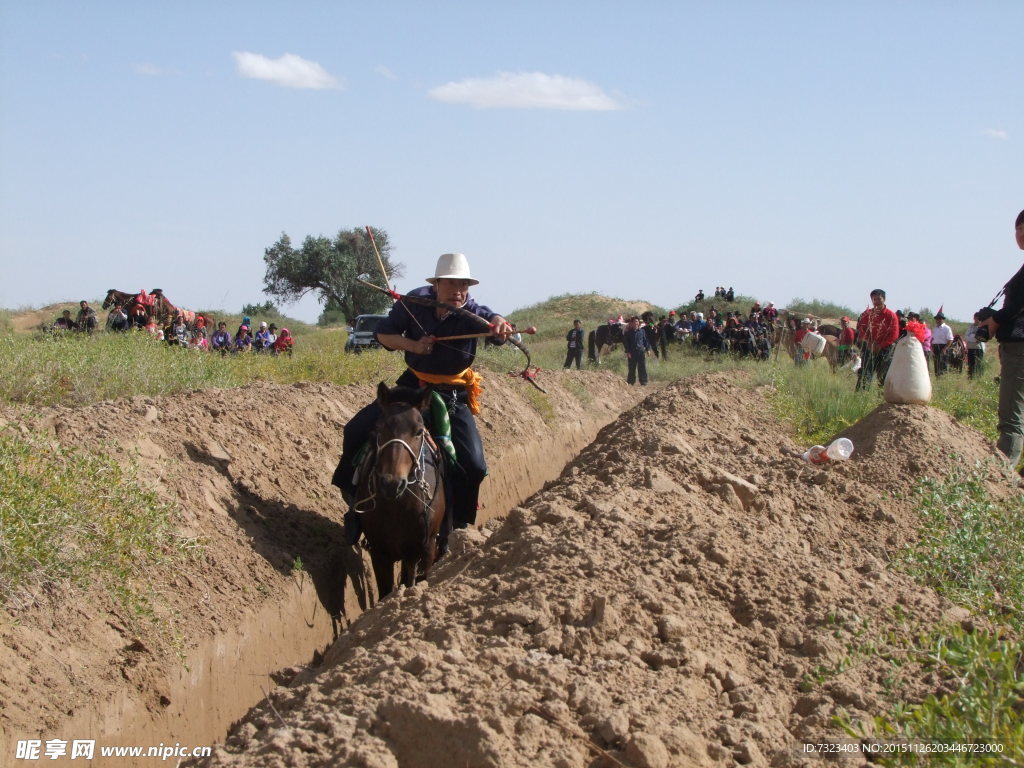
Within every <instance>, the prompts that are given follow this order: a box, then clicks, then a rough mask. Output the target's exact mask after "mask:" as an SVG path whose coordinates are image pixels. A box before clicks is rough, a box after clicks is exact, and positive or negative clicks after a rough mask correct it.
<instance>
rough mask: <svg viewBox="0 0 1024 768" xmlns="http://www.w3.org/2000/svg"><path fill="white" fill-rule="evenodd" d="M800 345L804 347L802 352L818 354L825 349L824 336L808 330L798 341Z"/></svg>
mask: <svg viewBox="0 0 1024 768" xmlns="http://www.w3.org/2000/svg"><path fill="white" fill-rule="evenodd" d="M800 346H801V347H803V348H804V352H810V353H811V355H814V356H817V355H820V354H821V353H822V352H824V351H825V337H824V336H822V335H821V334H820V333H815V332H814V331H808V332H807V335H806V336H804V337H803V339H802V340H801V341H800Z"/></svg>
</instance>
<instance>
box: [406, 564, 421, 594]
mask: <svg viewBox="0 0 1024 768" xmlns="http://www.w3.org/2000/svg"><path fill="white" fill-rule="evenodd" d="M419 564H420V558H418V557H415V558H406V559H405V560H403V561H402V584H403V585H404V586H405V588H406V589H409V588H410V587H411V586H412V585H413V584H415V583H416V566H417V565H419Z"/></svg>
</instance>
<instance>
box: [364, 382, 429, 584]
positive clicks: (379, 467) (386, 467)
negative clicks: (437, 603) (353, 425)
mask: <svg viewBox="0 0 1024 768" xmlns="http://www.w3.org/2000/svg"><path fill="white" fill-rule="evenodd" d="M432 396H433V395H432V392H431V390H429V389H426V390H420V389H413V388H410V387H395V388H394V389H388V387H387V385H386V384H384V383H383V382H381V383H380V385H379V386H378V387H377V403H378V405H379V406H380V408H381V416H380V418H379V419H378V420H377V424H376V426H375V427H374V432H373V435H372V437H371V442H370V444H369V446H368V447H369V450H368V455H367V457H366V459H365V460H364V461H363V462H361V466H360V468H359V470H358V475H359V478H358V484H357V488H356V504H355V508H356V511H357V512H359V513H360V514H361V515H362V516H363V520H362V522H363V533H364V535H365V536H366V541H367V543H368V544H369V549H370V560H371V561H372V562H373V575H374V577H375V578H376V580H377V597H378V599H380V598H382V597H384V596H385V595H387V594H389V593H390V592H391V590H392V589H394V586H395V563H396V562H398V561H401V563H402V584H404V585H405V586H406V587H411V586H412V585H413V583H414V582H415V579H416V575H417V569H418V571H419V574H420V575H421V576H426V575H427V572H428V571H429V570H430V566H432V565H433V564H434V561H435V560H436V559H437V537H438V533H439V532H440V530H441V524H442V522H443V521H444V516H445V510H446V507H445V489H444V459H443V457H442V455H441V453H440V451H438V449H437V446H436V445H435V444H434V441H433V439H432V438H431V437H430V433H429V432H428V431H427V427H426V423H425V422H424V417H423V414H424V411H425V410H426V409H427V408H429V406H430V402H431V397H432Z"/></svg>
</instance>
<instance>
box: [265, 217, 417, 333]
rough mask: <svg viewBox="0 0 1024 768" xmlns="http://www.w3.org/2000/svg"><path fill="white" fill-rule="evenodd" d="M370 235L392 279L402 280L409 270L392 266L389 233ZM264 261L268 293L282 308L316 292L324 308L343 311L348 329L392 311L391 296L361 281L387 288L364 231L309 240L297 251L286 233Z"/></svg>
mask: <svg viewBox="0 0 1024 768" xmlns="http://www.w3.org/2000/svg"><path fill="white" fill-rule="evenodd" d="M370 229H371V231H372V232H373V239H374V241H375V242H376V243H377V248H378V249H379V250H380V257H381V260H382V261H383V262H384V269H386V270H387V273H388V276H389V277H390V278H391V279H392V280H394V278H396V277H401V276H402V274H403V272H402V270H403V269H404V266H403V265H402V264H400V263H397V262H392V261H391V245H390V243H389V242H388V236H387V233H386V232H384V231H383V230H380V229H376V228H373V227H371V228H370ZM263 261H264V263H265V264H266V265H267V271H266V274H265V275H264V276H263V290H264V292H265V293H266V294H268V295H270V296H273V297H274V298H276V299H279V300H280V301H282V302H285V303H291V302H294V301H298V300H299V299H301V298H302V297H303V296H305V295H306V294H307V293H309V292H310V291H314V292H315V293H316V294H317V297H318V298H319V300H320V302H321V303H324V304H328V305H329V306H331V307H332V308H334V309H339V310H341V312H342V313H343V314H344V316H345V319H346V320H347V321H348V323H349V324H352V323H353V322H355V319H356V317H357V316H359V315H368V314H376V313H382V312H384V311H385V310H386V309H387V308H388V307H389V306H390V302H391V300H390V299H389V298H388V297H387V296H385V295H384V294H382V293H380V292H379V291H375V290H373V289H372V288H368V287H366V286H365V285H363V284H362V283H360V282H359V281H358V280H357V279H356V278H361V279H363V280H366V281H367V282H370V283H373V284H374V285H381V286H383V285H384V276H383V275H382V274H381V272H380V265H379V264H378V262H377V255H376V254H375V253H374V249H373V243H371V242H370V238H369V237H368V236H367V234H366V230H365V229H343V230H341V231H339V232H338V234H337V235H336V236H335V237H334V239H333V240H331V239H329V238H326V237H324V236H323V235H320V236H319V237H312V236H307V237H306V239H305V240H304V241H303V242H302V247H301V248H299V249H298V250H296V249H295V248H292V241H291V238H289V237H288V235H287V234H285V233H284V232H282V233H281V237H280V238H279V239H278V241H277V242H276V243H274V244H273V245H272V246H270V247H269V248H267V249H266V250H265V251H264V252H263ZM388 287H390V286H388Z"/></svg>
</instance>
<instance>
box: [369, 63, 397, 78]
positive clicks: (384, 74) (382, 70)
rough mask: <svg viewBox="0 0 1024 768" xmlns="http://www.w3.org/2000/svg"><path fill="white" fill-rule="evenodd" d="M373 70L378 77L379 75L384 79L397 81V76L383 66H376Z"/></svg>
mask: <svg viewBox="0 0 1024 768" xmlns="http://www.w3.org/2000/svg"><path fill="white" fill-rule="evenodd" d="M374 70H375V71H376V72H377V74H378V75H381V76H382V77H386V78H387V79H388V80H397V79H398V75H396V74H395V73H394V72H392V71H391V70H390V69H388V68H387V67H385V66H384V65H383V64H378V65H377V66H376V67H374Z"/></svg>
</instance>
